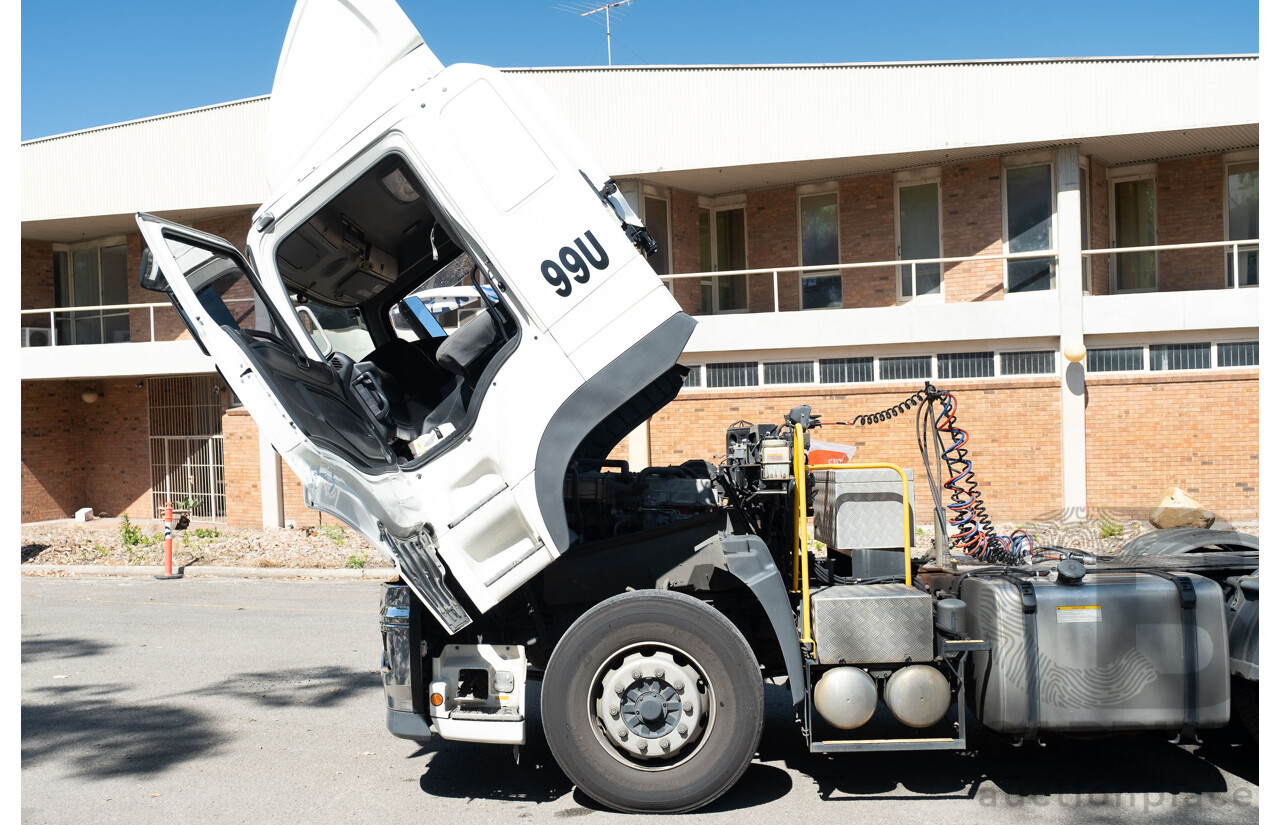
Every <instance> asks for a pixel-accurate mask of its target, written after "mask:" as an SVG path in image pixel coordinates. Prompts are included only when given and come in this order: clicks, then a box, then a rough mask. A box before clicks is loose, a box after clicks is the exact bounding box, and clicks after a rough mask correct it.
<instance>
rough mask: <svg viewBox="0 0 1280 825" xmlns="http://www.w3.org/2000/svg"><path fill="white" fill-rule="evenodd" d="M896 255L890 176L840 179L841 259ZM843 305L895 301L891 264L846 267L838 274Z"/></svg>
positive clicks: (879, 258) (885, 258) (890, 303)
mask: <svg viewBox="0 0 1280 825" xmlns="http://www.w3.org/2000/svg"><path fill="white" fill-rule="evenodd" d="M896 257H897V242H896V240H895V232H894V216H893V175H891V174H884V175H870V176H868V177H864V178H850V179H848V180H844V181H841V182H840V261H841V262H842V263H854V262H857V261H891V260H893V259H894V258H896ZM840 285H841V296H842V298H843V299H844V305H845V306H846V307H888V306H894V305H895V304H897V302H898V297H897V289H898V284H897V274H896V273H895V272H894V268H893V267H891V266H886V267H877V268H875V269H847V270H845V271H844V272H843V273H842V274H841V280H840Z"/></svg>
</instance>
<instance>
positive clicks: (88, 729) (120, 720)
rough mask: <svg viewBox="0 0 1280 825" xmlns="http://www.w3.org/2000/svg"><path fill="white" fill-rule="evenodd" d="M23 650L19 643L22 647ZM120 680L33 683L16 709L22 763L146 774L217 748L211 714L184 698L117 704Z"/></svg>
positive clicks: (91, 773)
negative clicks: (29, 697) (30, 696)
mask: <svg viewBox="0 0 1280 825" xmlns="http://www.w3.org/2000/svg"><path fill="white" fill-rule="evenodd" d="M24 647H25V646H24ZM124 689H125V686H123V685H89V686H67V687H46V688H38V689H36V690H34V691H31V692H32V693H34V694H36V695H38V696H39V697H41V698H42V699H47V701H37V702H28V703H24V704H23V706H22V767H23V768H24V769H26V768H29V767H32V766H34V765H37V764H40V763H41V762H42V761H44V760H45V759H49V758H57V759H58V760H60V761H62V762H63V763H65V764H66V765H68V766H73V768H72V773H73V774H74V775H76V776H80V777H83V778H87V779H101V778H109V777H117V776H150V775H154V774H158V773H161V772H163V771H165V770H167V769H168V768H171V767H173V766H174V765H176V764H179V763H181V762H185V761H187V760H190V759H195V758H198V757H201V756H204V755H205V754H208V753H211V752H213V751H215V750H217V749H218V748H219V747H220V746H221V745H222V744H224V742H225V738H224V737H223V736H222V735H221V734H219V733H218V732H217V730H216V728H215V726H214V723H213V719H212V718H211V717H209V716H207V715H206V714H203V713H201V712H199V711H196V710H192V709H191V708H190V707H189V704H190V703H180V704H168V703H146V702H143V703H139V702H137V701H120V700H118V699H117V698H116V697H118V696H120V694H121V692H122V691H123V690H124Z"/></svg>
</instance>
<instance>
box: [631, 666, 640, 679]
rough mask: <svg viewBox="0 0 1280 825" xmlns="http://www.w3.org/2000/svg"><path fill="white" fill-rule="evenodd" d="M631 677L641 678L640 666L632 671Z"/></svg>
mask: <svg viewBox="0 0 1280 825" xmlns="http://www.w3.org/2000/svg"><path fill="white" fill-rule="evenodd" d="M631 678H632V679H639V678H640V668H636V669H635V670H633V671H631Z"/></svg>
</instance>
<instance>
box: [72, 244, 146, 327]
mask: <svg viewBox="0 0 1280 825" xmlns="http://www.w3.org/2000/svg"><path fill="white" fill-rule="evenodd" d="M53 278H54V280H53V291H54V304H55V305H57V306H59V307H97V306H110V305H113V304H127V303H129V273H128V264H127V263H126V262H125V245H124V243H123V242H120V243H111V244H102V245H77V246H69V247H60V246H56V247H54V252H53ZM55 323H56V324H57V333H58V343H59V344H114V343H118V342H124V341H128V340H129V310H127V309H117V310H96V311H90V312H65V313H58V314H57V315H56V316H55Z"/></svg>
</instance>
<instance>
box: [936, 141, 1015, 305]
mask: <svg viewBox="0 0 1280 825" xmlns="http://www.w3.org/2000/svg"><path fill="white" fill-rule="evenodd" d="M1000 189H1001V185H1000V159H999V158H988V159H986V160H975V161H969V162H967V163H958V164H954V165H951V166H944V167H942V254H943V256H944V257H964V256H969V255H999V254H1000V253H1001V251H1003V248H1004V241H1003V238H1004V230H1003V228H1002V227H1003V217H1002V212H1001V210H1002V209H1003V206H1002V200H1001V194H1000ZM943 292H945V293H946V296H947V301H948V302H952V301H998V300H1001V299H1002V298H1004V267H1003V265H1002V264H1001V262H1000V261H965V262H963V263H957V264H948V265H947V266H946V267H945V269H944V270H943Z"/></svg>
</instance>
